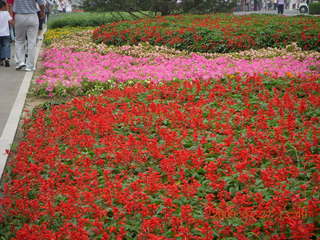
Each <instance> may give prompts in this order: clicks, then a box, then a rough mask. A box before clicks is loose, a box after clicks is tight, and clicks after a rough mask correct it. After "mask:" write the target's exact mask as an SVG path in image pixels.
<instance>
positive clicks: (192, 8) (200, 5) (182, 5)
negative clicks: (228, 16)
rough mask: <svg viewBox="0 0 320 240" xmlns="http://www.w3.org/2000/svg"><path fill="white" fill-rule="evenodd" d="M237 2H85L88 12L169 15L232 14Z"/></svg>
mask: <svg viewBox="0 0 320 240" xmlns="http://www.w3.org/2000/svg"><path fill="white" fill-rule="evenodd" d="M235 1H236V0H178V1H177V0H84V1H83V4H82V7H83V8H84V9H85V10H87V11H101V12H120V11H124V12H128V13H130V14H134V12H142V11H149V12H154V13H159V12H160V13H161V15H169V14H173V13H189V12H190V13H211V12H230V11H232V10H233V8H234V6H235Z"/></svg>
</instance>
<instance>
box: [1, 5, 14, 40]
mask: <svg viewBox="0 0 320 240" xmlns="http://www.w3.org/2000/svg"><path fill="white" fill-rule="evenodd" d="M11 19H12V18H11V16H10V14H9V12H8V11H0V37H4V36H10V32H9V23H8V21H10V20H11Z"/></svg>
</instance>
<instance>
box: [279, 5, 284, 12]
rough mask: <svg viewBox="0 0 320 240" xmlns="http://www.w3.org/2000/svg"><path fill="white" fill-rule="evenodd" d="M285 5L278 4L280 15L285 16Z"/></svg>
mask: <svg viewBox="0 0 320 240" xmlns="http://www.w3.org/2000/svg"><path fill="white" fill-rule="evenodd" d="M283 9H284V5H283V4H278V14H283Z"/></svg>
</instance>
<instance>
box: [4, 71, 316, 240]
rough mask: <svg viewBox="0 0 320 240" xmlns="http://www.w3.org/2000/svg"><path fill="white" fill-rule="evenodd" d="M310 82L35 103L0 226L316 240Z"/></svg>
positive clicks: (25, 234) (198, 84)
mask: <svg viewBox="0 0 320 240" xmlns="http://www.w3.org/2000/svg"><path fill="white" fill-rule="evenodd" d="M319 90H320V85H319V82H318V80H317V78H316V77H312V76H310V77H305V78H303V79H302V78H282V79H280V78H279V79H266V78H262V77H261V76H258V75H257V76H252V77H240V76H229V77H226V78H222V79H220V80H212V81H192V82H191V81H172V82H168V83H165V84H160V85H155V84H150V85H148V86H144V85H140V84H137V85H135V86H131V87H126V88H125V89H117V88H115V89H110V90H108V91H106V92H105V93H104V94H102V95H99V96H87V97H81V98H75V99H73V100H72V101H70V102H68V103H66V104H62V105H52V106H51V107H49V109H44V108H43V109H39V110H38V111H37V112H36V114H34V115H33V117H31V118H30V119H29V120H26V123H25V126H26V131H25V138H24V140H23V141H22V142H21V143H20V144H19V147H18V150H17V153H16V156H15V159H14V160H13V161H12V162H11V166H10V169H11V173H10V174H7V176H6V179H7V180H8V179H10V183H9V184H7V183H6V184H5V186H4V189H5V191H4V196H3V197H2V198H1V199H0V203H1V206H2V207H1V208H0V215H1V216H2V218H1V219H0V224H3V223H7V224H10V228H11V231H12V233H15V235H14V237H13V238H12V239H17V240H22V239H23V240H25V239H28V240H33V239H36V240H39V239H41V240H46V239H48V240H49V239H75V240H82V239H83V240H85V239H158V240H160V239H195V240H196V239H208V240H209V239H210V240H211V239H227V238H228V237H233V238H236V239H240V240H241V239H272V240H280V239H312V238H313V239H315V238H316V236H319V231H318V228H319V221H318V220H317V219H319V216H320V200H319V190H320V189H319V181H320V174H319V170H320V155H319V148H318V147H319V145H318V144H319V142H318V140H319V139H318V138H319V135H320V134H319V128H318V127H319V116H318V115H317V114H316V112H317V111H318V110H319V107H320V98H319V95H318V93H319ZM1 222H2V223H1ZM0 226H1V225H0ZM317 234H318V235H317ZM230 239H231V238H230Z"/></svg>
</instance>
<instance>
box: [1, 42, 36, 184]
mask: <svg viewBox="0 0 320 240" xmlns="http://www.w3.org/2000/svg"><path fill="white" fill-rule="evenodd" d="M41 44H42V41H40V42H38V43H37V54H36V60H37V59H38V55H39V52H40V47H41ZM13 48H14V46H13ZM12 53H14V49H12ZM32 76H33V72H25V71H16V70H15V64H14V57H12V58H11V66H10V67H9V68H8V67H3V66H0V180H1V177H2V173H3V170H4V167H5V165H6V162H7V158H8V155H7V154H6V150H7V149H10V148H11V144H12V143H13V140H14V137H15V134H16V131H17V128H18V124H19V120H20V116H21V113H22V110H23V107H24V103H25V100H26V96H27V93H28V90H29V87H30V83H31V80H32Z"/></svg>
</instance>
